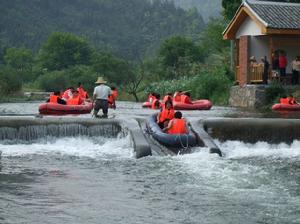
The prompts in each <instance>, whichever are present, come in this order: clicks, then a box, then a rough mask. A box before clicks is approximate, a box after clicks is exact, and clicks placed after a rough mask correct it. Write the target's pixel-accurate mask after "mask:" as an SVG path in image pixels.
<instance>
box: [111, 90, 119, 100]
mask: <svg viewBox="0 0 300 224" xmlns="http://www.w3.org/2000/svg"><path fill="white" fill-rule="evenodd" d="M112 95H113V97H114V99H115V100H116V99H117V97H118V91H117V90H112Z"/></svg>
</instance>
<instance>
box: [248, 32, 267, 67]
mask: <svg viewBox="0 0 300 224" xmlns="http://www.w3.org/2000/svg"><path fill="white" fill-rule="evenodd" d="M269 39H270V38H269V37H268V36H251V38H250V40H249V41H250V47H249V48H250V57H251V56H254V57H255V58H256V60H257V62H258V63H260V62H261V57H264V56H267V59H268V61H269V62H270V55H269Z"/></svg>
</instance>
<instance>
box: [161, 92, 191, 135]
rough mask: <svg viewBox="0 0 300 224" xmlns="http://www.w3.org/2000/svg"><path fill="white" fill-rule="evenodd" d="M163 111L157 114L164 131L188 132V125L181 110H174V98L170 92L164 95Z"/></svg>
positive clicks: (174, 132) (170, 132)
mask: <svg viewBox="0 0 300 224" xmlns="http://www.w3.org/2000/svg"><path fill="white" fill-rule="evenodd" d="M164 99H165V101H163V102H164V103H163V106H162V108H161V111H160V112H159V113H158V114H157V117H156V122H157V124H158V126H159V127H160V128H161V129H162V131H163V132H166V133H168V134H187V133H188V126H187V122H186V120H185V119H184V118H183V117H182V113H181V112H180V111H176V112H175V111H174V108H173V101H172V100H174V99H172V98H171V96H170V95H169V94H168V95H166V96H165V97H164Z"/></svg>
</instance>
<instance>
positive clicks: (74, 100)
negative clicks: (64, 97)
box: [67, 96, 80, 105]
mask: <svg viewBox="0 0 300 224" xmlns="http://www.w3.org/2000/svg"><path fill="white" fill-rule="evenodd" d="M79 104H80V96H77V97H75V98H69V99H68V101H67V105H79Z"/></svg>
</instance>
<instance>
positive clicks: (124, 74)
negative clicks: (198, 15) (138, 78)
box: [92, 53, 132, 85]
mask: <svg viewBox="0 0 300 224" xmlns="http://www.w3.org/2000/svg"><path fill="white" fill-rule="evenodd" d="M92 66H93V68H94V71H95V72H96V73H97V74H98V75H99V76H100V75H101V76H104V77H106V79H107V80H108V81H109V82H111V83H115V84H116V85H121V84H125V83H127V82H128V80H129V78H130V76H131V75H132V68H131V65H130V64H129V63H128V62H127V61H125V60H123V59H120V58H117V57H115V56H113V55H112V54H110V53H96V54H94V56H93V60H92Z"/></svg>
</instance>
